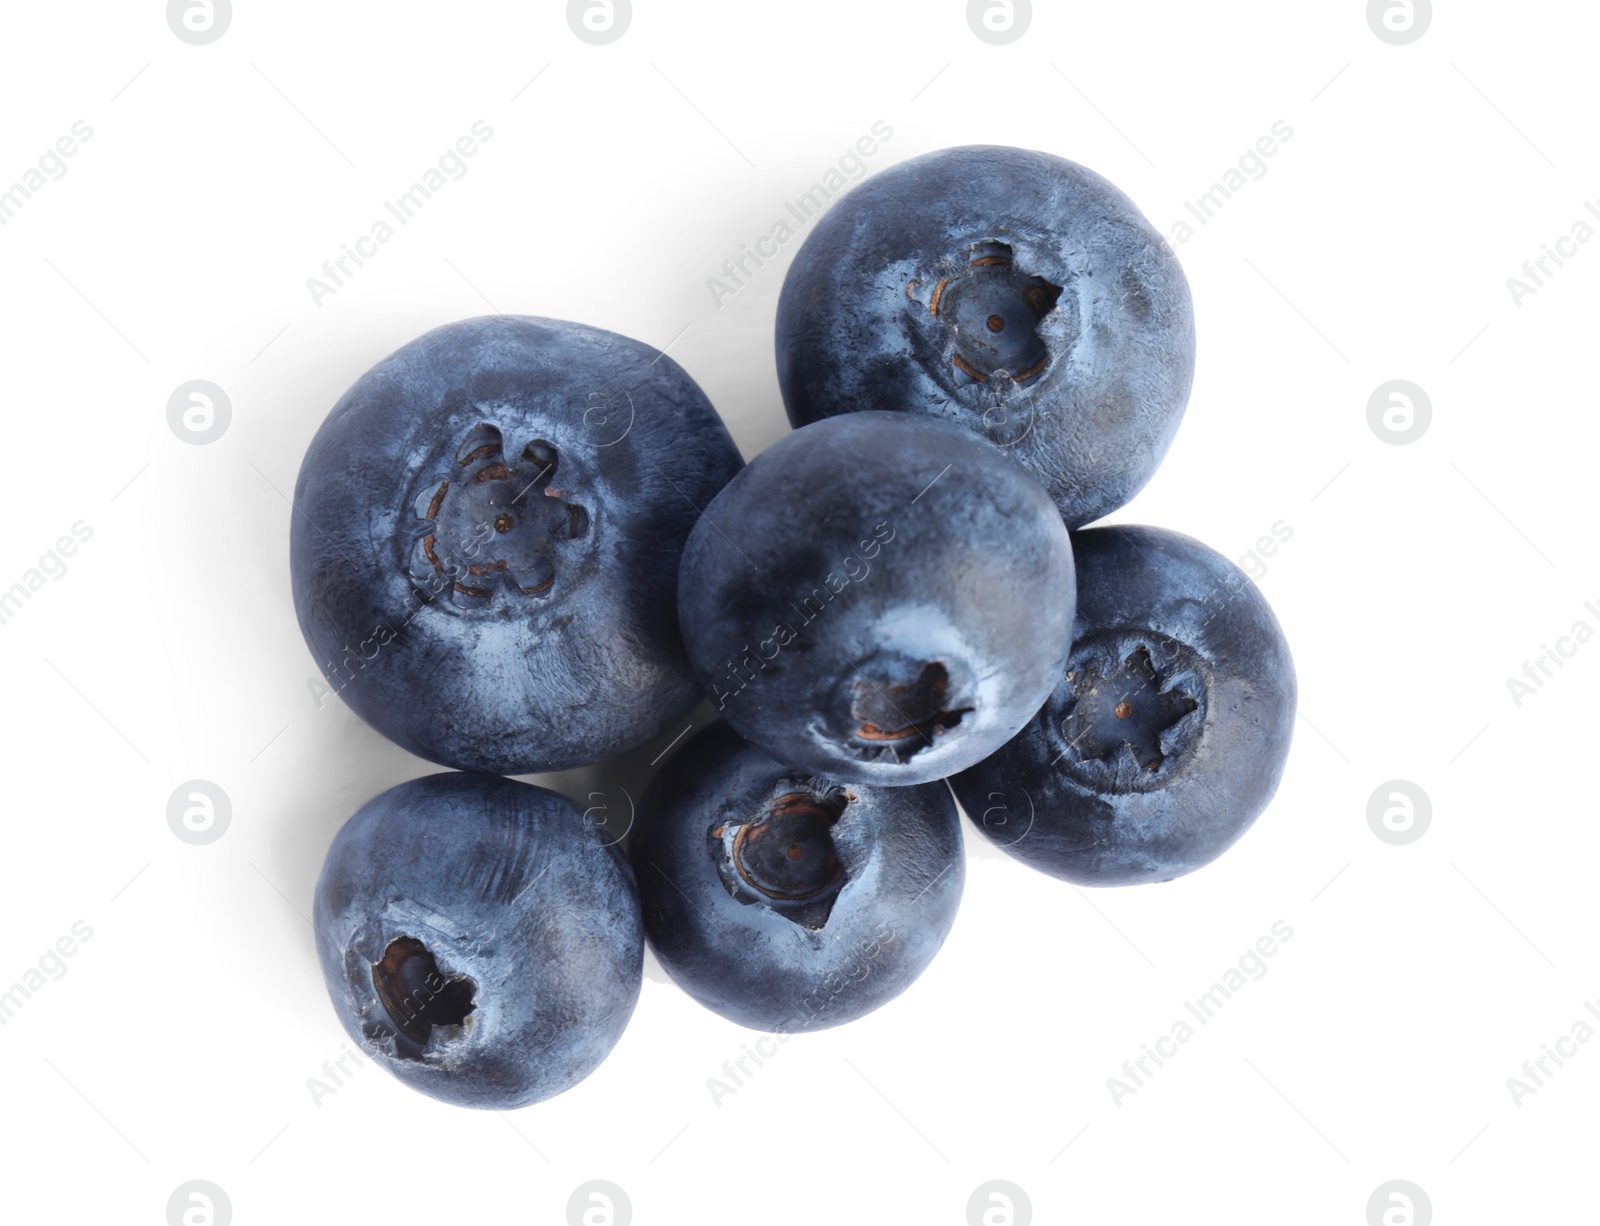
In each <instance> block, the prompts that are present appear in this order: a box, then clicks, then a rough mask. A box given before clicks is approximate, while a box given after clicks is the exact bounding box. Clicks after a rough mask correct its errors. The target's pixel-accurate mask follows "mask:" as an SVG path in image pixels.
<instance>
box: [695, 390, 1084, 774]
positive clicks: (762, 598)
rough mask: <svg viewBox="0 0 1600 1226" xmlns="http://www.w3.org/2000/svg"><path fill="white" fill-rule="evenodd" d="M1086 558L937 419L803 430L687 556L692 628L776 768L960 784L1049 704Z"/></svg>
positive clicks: (1032, 499) (735, 485)
mask: <svg viewBox="0 0 1600 1226" xmlns="http://www.w3.org/2000/svg"><path fill="white" fill-rule="evenodd" d="M1072 609H1073V570H1072V547H1071V542H1070V540H1069V538H1068V535H1067V531H1066V528H1065V527H1064V526H1063V525H1062V522H1061V517H1060V515H1058V514H1057V513H1056V510H1055V507H1054V505H1053V504H1052V503H1051V501H1050V498H1049V495H1047V494H1046V493H1045V492H1044V489H1043V487H1042V486H1040V485H1039V483H1038V482H1036V481H1034V480H1032V479H1031V478H1030V477H1028V475H1027V474H1026V473H1025V472H1023V471H1021V470H1020V469H1018V468H1017V467H1016V466H1015V465H1014V464H1012V463H1011V462H1010V461H1009V460H1007V459H1006V458H1005V456H1004V455H1003V454H1002V453H1001V452H1000V451H999V449H997V448H995V447H992V446H990V445H989V444H988V443H986V442H984V441H982V440H981V439H977V438H974V437H973V436H972V435H971V434H969V433H968V432H966V431H964V430H962V429H960V428H959V427H956V426H951V425H948V424H946V423H944V422H940V421H935V420H933V419H932V418H928V417H921V416H915V415H911V414H905V413H851V414H848V415H846V416H844V417H834V418H829V419H828V420H826V421H821V422H817V423H816V424H815V425H811V426H807V427H805V428H804V429H801V430H796V431H794V432H793V433H791V434H789V435H788V436H786V437H784V438H782V439H780V440H779V441H778V442H776V443H774V444H773V445H772V446H771V447H769V448H768V449H767V450H766V451H764V452H763V453H762V454H761V455H760V456H758V457H757V458H756V459H755V460H754V461H752V462H751V464H750V466H749V467H748V468H746V469H745V470H744V472H742V473H740V474H739V476H737V477H735V478H734V479H733V480H732V481H731V482H729V484H728V486H727V488H726V489H724V490H723V491H722V493H721V494H719V495H718V496H717V498H716V499H715V500H714V501H713V502H712V503H711V505H710V506H709V507H707V508H706V513H705V517H704V518H703V519H702V520H701V522H700V523H698V524H696V525H695V528H694V531H693V532H692V533H691V534H690V536H689V543H688V545H687V546H686V547H685V549H684V553H683V569H682V572H681V574H680V577H679V615H680V621H681V623H682V626H683V635H684V642H685V644H686V645H687V647H688V650H689V658H690V660H691V661H692V662H693V664H694V667H695V671H696V673H697V675H698V676H699V677H700V680H701V683H702V684H703V685H704V686H705V687H706V692H707V693H708V694H709V696H710V698H711V701H712V704H713V705H714V706H715V707H716V708H717V710H718V712H719V713H720V714H721V715H722V717H723V718H724V719H726V720H727V721H728V722H729V723H730V724H732V725H733V726H734V728H735V729H737V730H738V731H739V733H740V734H742V735H743V736H746V737H748V738H749V739H750V740H752V741H755V742H756V743H757V744H758V745H760V746H762V747H763V748H765V749H766V750H767V751H768V752H769V753H771V754H772V755H773V756H774V757H777V758H779V759H781V760H783V761H785V762H792V763H795V764H796V765H798V766H802V767H804V768H806V769H808V770H811V771H814V772H816V773H817V774H819V775H824V776H827V777H829V778H836V779H840V780H843V781H846V782H851V783H873V784H882V785H887V786H891V787H895V786H905V785H909V784H918V783H927V782H929V781H930V780H934V779H943V778H945V777H946V776H947V775H950V774H952V773H954V772H955V771H958V770H963V769H965V768H966V767H968V766H972V765H973V764H975V763H977V762H978V761H980V760H982V759H983V758H985V757H987V756H988V755H989V754H991V753H993V752H994V751H995V750H996V749H998V748H1000V746H1001V745H1003V744H1004V743H1005V742H1006V741H1007V740H1009V739H1010V738H1011V737H1012V736H1013V735H1015V733H1016V732H1017V730H1018V729H1020V728H1021V727H1022V726H1023V724H1025V723H1027V721H1028V719H1029V718H1030V717H1031V716H1032V715H1033V713H1034V712H1035V711H1037V710H1038V709H1039V705H1040V704H1041V703H1042V702H1043V701H1044V700H1045V698H1046V697H1047V696H1048V695H1049V693H1050V689H1051V687H1052V686H1053V685H1054V683H1055V678H1056V677H1058V676H1059V675H1060V670H1061V665H1062V663H1063V662H1064V661H1065V659H1066V650H1067V640H1068V636H1069V632H1070V628H1071V625H1072Z"/></svg>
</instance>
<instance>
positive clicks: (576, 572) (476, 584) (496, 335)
mask: <svg viewBox="0 0 1600 1226" xmlns="http://www.w3.org/2000/svg"><path fill="white" fill-rule="evenodd" d="M740 466H741V460H740V458H739V453H738V451H737V450H736V449H735V447H734V445H733V440H732V439H731V438H729V436H728V432H727V430H726V429H724V428H723V425H722V422H721V421H720V420H719V419H718V417H717V414H716V412H715V411H714V410H713V409H712V407H711V405H710V403H709V402H708V401H707V400H706V398H705V396H704V395H703V394H702V393H701V391H700V389H699V388H698V387H697V386H696V385H695V383H694V380H692V379H691V378H690V377H689V376H688V375H687V374H686V373H684V371H683V370H682V368H680V367H679V366H678V365H677V364H676V363H674V362H673V361H672V359H670V358H668V357H666V356H665V355H664V354H661V353H659V352H657V351H656V350H655V349H652V348H651V347H650V346H649V345H645V344H642V343H640V342H638V341H634V340H629V339H628V338H627V337H624V336H618V335H616V334H615V333H611V332H603V331H601V330H600V329H598V328H590V327H585V326H583V325H581V324H573V323H562V322H559V321H556V320H548V319H534V318H523V317H516V316H491V317H487V318H483V319H472V320H467V321H464V322H462V323H455V324H449V325H447V326H445V327H442V328H438V329H435V330H434V331H432V332H429V333H428V334H427V335H426V336H423V337H421V338H420V339H418V340H415V341H413V342H411V343H410V344H408V345H406V346H404V347H403V348H402V349H400V350H399V351H398V352H396V353H394V354H392V355H390V356H389V357H387V358H385V359H384V360H383V361H382V362H380V363H378V365H377V366H375V367H373V368H372V369H371V370H370V371H368V372H367V373H366V374H365V375H363V376H362V377H361V379H360V380H359V381H357V383H356V384H355V386H354V387H352V388H351V389H350V390H349V391H348V392H346V393H345V395H344V397H343V399H341V400H340V401H339V403H338V404H337V405H335V406H334V409H333V411H332V413H330V414H329V416H328V419H327V420H326V421H325V422H323V424H322V428H321V429H320V430H318V431H317V435H316V438H315V439H313V440H312V443H311V447H310V449H309V450H308V451H307V453H306V457H305V461H304V463H303V464H302V465H301V468H300V480H299V483H298V485H297V486H296V488H295V509H294V515H293V519H292V523H293V528H292V532H291V537H290V564H291V570H292V574H293V580H294V598H295V608H296V610H297V611H298V613H299V615H300V627H301V629H302V631H304V633H305V637H306V642H307V643H308V644H309V645H310V647H311V651H312V653H313V655H314V656H315V657H316V660H317V663H318V665H319V666H320V667H321V669H322V670H323V673H324V675H325V676H326V677H327V679H328V684H329V686H330V688H332V689H333V690H335V691H337V692H338V693H339V694H340V696H341V697H343V698H344V700H345V701H346V702H347V703H349V704H350V706H351V707H352V708H353V709H354V710H355V711H356V713H357V714H359V715H360V716H361V717H362V718H363V719H365V720H366V721H367V722H368V723H370V724H372V725H373V727H375V728H377V729H378V730H379V731H380V732H382V733H383V734H384V735H386V736H388V737H390V738H391V739H393V740H395V741H397V742H399V743H400V744H401V745H403V746H405V748H407V749H409V750H410V751H411V752H413V753H415V754H418V755H420V756H422V757H424V758H429V759H431V760H432V761H435V762H440V763H443V764H445V765H447V766H455V767H460V768H463V769H467V770H481V771H490V772H495V773H500V774H531V773H534V772H538V771H549V770H560V769H564V768H567V767H571V766H578V765H584V764H587V763H591V762H597V761H600V760H601V759H603V758H606V757H610V756H612V755H614V754H617V753H620V752H622V751H623V750H625V749H627V748H629V747H631V746H633V745H636V744H638V743H639V742H641V741H644V740H647V739H649V738H650V737H652V736H654V735H656V734H657V733H659V732H660V731H661V730H662V729H663V727H664V726H665V725H666V724H667V723H668V722H669V721H673V720H676V719H677V718H679V717H680V716H681V715H683V714H684V713H685V712H687V711H688V710H689V709H690V708H691V707H692V706H694V704H695V702H696V701H697V700H698V698H699V694H698V691H697V689H696V687H695V684H694V679H693V676H692V674H691V672H690V670H689V667H688V663H687V661H686V659H685V657H684V652H683V646H682V642H681V640H680V639H679V637H678V629H677V620H676V618H675V617H674V616H673V610H674V607H675V603H676V590H677V581H678V558H679V555H680V553H681V551H682V548H683V542H684V539H685V538H686V537H687V536H688V534H689V528H690V525H691V524H692V523H693V522H694V520H695V518H696V516H697V515H698V514H699V512H698V509H697V508H700V507H704V506H705V505H706V504H707V503H708V502H709V501H710V500H711V498H712V496H713V495H714V494H716V492H717V491H718V490H719V489H721V488H722V486H723V485H724V484H726V482H727V481H728V479H729V478H730V477H732V476H733V474H734V473H735V472H737V471H738V470H739V468H740Z"/></svg>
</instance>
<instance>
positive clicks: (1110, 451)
mask: <svg viewBox="0 0 1600 1226" xmlns="http://www.w3.org/2000/svg"><path fill="white" fill-rule="evenodd" d="M777 352H778V383H779V386H780V387H781V388H782V391H783V399H784V404H785V405H786V406H787V407H788V410H789V419H790V420H791V421H792V422H794V423H795V424H796V425H804V424H805V423H807V422H811V421H816V420H817V419H818V418H822V417H829V416H832V415H834V414H837V413H848V412H852V411H855V410H859V409H895V410H906V411H910V412H915V413H928V414H932V415H933V416H936V417H942V418H945V419H947V420H949V421H954V422H957V423H959V424H961V425H963V426H966V427H967V428H968V429H971V430H974V431H976V432H978V433H979V434H982V435H983V436H984V437H986V438H988V439H990V440H991V441H993V442H995V443H997V444H999V445H1000V446H1002V447H1004V448H1005V449H1006V451H1007V452H1008V453H1009V454H1010V455H1011V456H1013V457H1014V458H1015V459H1017V460H1019V461H1020V462H1021V463H1023V464H1025V465H1026V466H1027V467H1028V468H1030V469H1031V470H1032V471H1033V472H1034V473H1035V475H1037V476H1038V477H1039V478H1040V479H1041V480H1042V481H1043V482H1044V484H1045V486H1046V487H1047V488H1048V489H1049V491H1050V494H1051V496H1052V497H1053V498H1055V500H1056V502H1057V504H1058V505H1059V506H1060V508H1061V513H1062V515H1063V517H1064V518H1065V519H1066V521H1067V525H1068V526H1069V527H1073V528H1076V527H1079V526H1081V525H1083V524H1086V523H1089V522H1090V521H1091V520H1095V519H1098V518H1100V517H1101V516H1102V515H1105V514H1107V513H1108V512H1110V511H1113V510H1115V509H1116V508H1117V507H1120V506H1122V505H1123V504H1124V503H1125V502H1127V501H1128V500H1129V499H1130V498H1132V497H1133V496H1134V494H1136V493H1138V491H1139V490H1140V489H1141V488H1142V487H1143V486H1144V484H1145V482H1147V481H1148V480H1149V479H1150V477H1151V475H1152V474H1153V473H1154V472H1155V470H1156V466H1157V465H1158V464H1159V463H1160V462H1161V457H1162V456H1163V455H1165V454H1166V451H1167V447H1168V446H1169V445H1170V444H1171V442H1172V437H1173V435H1174V434H1175V433H1176V431H1177V429H1178V422H1179V420H1180V419H1181V418H1182V416H1183V410H1184V407H1185V405H1186V404H1187V403H1188V399H1189V385H1190V382H1191V379H1192V377H1193V374H1194V310H1193V306H1192V304H1191V302H1190V299H1189V286H1188V282H1187V281H1185V279H1184V276H1183V270H1182V269H1181V268H1180V267H1179V266H1178V261H1177V259H1176V258H1174V256H1173V255H1172V253H1171V250H1170V248H1169V247H1168V246H1167V245H1166V243H1165V241H1164V240H1163V239H1162V237H1161V235H1160V234H1158V233H1157V232H1156V230H1155V229H1154V227H1152V226H1151V225H1150V223H1149V222H1148V221H1146V220H1145V218H1144V216H1143V214H1141V213H1140V212H1139V210H1138V208H1137V207H1135V205H1134V204H1133V202H1132V201H1131V200H1129V199H1128V197H1127V196H1125V195H1123V194H1122V192H1120V191H1118V190H1117V188H1115V187H1114V186H1112V184H1110V183H1108V182H1107V181H1106V180H1105V179H1102V178H1101V177H1100V176H1099V175H1097V174H1095V173H1094V172H1093V171H1092V170H1088V169H1086V168H1085V167H1082V166H1079V165H1077V164H1076V163H1075V162H1069V161H1067V160H1066V159H1065V158H1059V157H1055V156H1053V155H1051V154H1048V153H1035V152H1032V151H1030V150H1026V149H1012V148H1007V147H1004V146H997V145H974V146H967V147H963V148H956V149H942V150H939V151H938V152H935V153H927V154H923V155H922V156H920V157H916V158H912V159H911V160H910V161H907V162H902V163H900V164H899V165H898V166H894V167H891V168H890V169H888V170H884V171H882V172H880V173H879V174H877V175H874V176H873V177H872V178H871V179H869V180H867V181H866V182H865V183H863V184H861V185H860V186H859V187H856V188H854V189H853V190H852V191H850V192H849V194H847V195H846V196H845V197H844V198H843V199H842V200H840V201H839V203H838V204H836V205H835V206H834V207H833V208H832V210H830V211H829V212H828V213H827V214H826V215H825V216H824V217H823V218H822V220H821V221H819V222H818V223H817V226H816V228H815V229H814V230H812V232H811V234H810V235H809V236H808V237H807V238H806V241H805V243H804V244H803V245H802V246H801V248H800V250H799V252H798V253H797V254H796V255H795V258H794V263H793V264H792V265H791V267H790V269H789V274H788V276H787V277H786V278H785V280H784V284H783V292H782V294H781V295H780V297H779V299H778V327H777Z"/></svg>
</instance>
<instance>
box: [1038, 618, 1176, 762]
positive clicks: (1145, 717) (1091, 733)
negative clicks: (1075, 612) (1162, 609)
mask: <svg viewBox="0 0 1600 1226" xmlns="http://www.w3.org/2000/svg"><path fill="white" fill-rule="evenodd" d="M1052 706H1054V707H1055V711H1054V714H1055V716H1056V719H1057V722H1058V726H1059V728H1060V731H1061V737H1062V739H1063V740H1064V741H1065V745H1064V747H1063V748H1062V751H1061V753H1060V755H1059V760H1060V763H1061V766H1062V768H1063V769H1065V770H1066V771H1067V772H1068V773H1070V774H1072V775H1073V776H1074V777H1076V778H1077V779H1078V780H1079V781H1080V782H1083V783H1085V784H1087V785H1088V786H1089V787H1091V788H1093V789H1094V790H1096V791H1101V792H1140V791H1148V790H1151V789H1152V788H1155V787H1160V786H1163V785H1164V784H1166V783H1167V782H1168V781H1169V780H1170V778H1171V776H1172V775H1173V774H1174V773H1175V772H1177V771H1178V770H1180V769H1182V766H1183V764H1184V762H1185V761H1186V760H1187V758H1188V757H1189V756H1190V754H1191V753H1192V750H1193V748H1194V746H1195V744H1196V743H1197V742H1198V740H1199V738H1200V734H1201V731H1202V730H1203V728H1204V723H1205V711H1204V706H1205V685H1204V678H1203V675H1202V671H1201V668H1200V665H1199V659H1198V656H1197V655H1196V653H1195V652H1194V651H1193V649H1192V648H1190V647H1188V646H1186V645H1185V644H1182V643H1179V642H1177V641H1176V640H1174V639H1171V638H1169V637H1167V636H1165V635H1157V634H1152V633H1138V632H1112V633H1110V634H1105V635H1100V636H1091V637H1089V638H1088V639H1085V640H1082V641H1080V642H1079V643H1076V644H1074V646H1073V651H1072V657H1071V659H1070V661H1069V662H1068V665H1067V675H1066V682H1065V686H1064V687H1062V688H1058V690H1057V698H1056V699H1055V700H1053V701H1052Z"/></svg>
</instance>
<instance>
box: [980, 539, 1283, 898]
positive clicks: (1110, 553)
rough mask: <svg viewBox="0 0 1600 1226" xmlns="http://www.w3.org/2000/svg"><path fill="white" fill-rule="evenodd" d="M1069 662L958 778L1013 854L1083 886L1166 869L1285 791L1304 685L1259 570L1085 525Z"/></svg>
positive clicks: (1213, 845) (1214, 842) (1242, 824)
mask: <svg viewBox="0 0 1600 1226" xmlns="http://www.w3.org/2000/svg"><path fill="white" fill-rule="evenodd" d="M1073 549H1074V551H1075V554H1076V557H1077V563H1078V616H1077V621H1076V624H1075V625H1074V627H1073V643H1072V657H1071V659H1070V661H1069V662H1068V664H1067V668H1066V671H1065V673H1064V674H1061V676H1062V680H1061V683H1060V684H1059V685H1058V686H1057V687H1056V690H1055V693H1053V694H1052V695H1051V696H1050V701H1049V702H1047V703H1046V704H1045V705H1044V707H1043V709H1042V710H1041V711H1040V712H1039V714H1038V715H1037V716H1036V717H1035V718H1034V719H1033V720H1032V721H1031V722H1030V723H1029V724H1028V726H1027V727H1026V728H1024V729H1023V730H1022V731H1021V732H1020V733H1019V734H1018V735H1017V737H1016V739H1015V740H1013V741H1012V742H1011V743H1010V744H1008V745H1007V746H1006V747H1005V748H1004V749H1002V750H1000V752H999V753H997V754H995V755H994V756H993V757H992V758H989V759H987V760H986V761H984V762H983V763H981V764H979V765H978V766H975V767H973V768H972V769H971V770H969V771H965V772H963V773H962V774H960V775H957V776H956V777H955V778H953V779H952V780H951V781H950V784H951V786H952V787H953V788H954V789H955V794H956V797H957V799H959V800H960V801H961V804H962V807H963V808H965V809H966V811H967V815H968V817H969V818H971V819H972V822H973V823H974V824H975V825H976V826H977V827H978V829H979V830H981V831H983V833H984V834H986V835H987V836H988V837H989V838H990V839H991V840H993V841H994V842H995V843H996V844H998V845H999V846H1001V847H1003V848H1005V850H1006V851H1008V852H1010V853H1011V854H1012V855H1014V856H1016V857H1017V858H1018V859H1019V860H1022V861H1024V862H1026V863H1028V864H1031V865H1032V866H1033V867H1035V868H1037V869H1041V870H1042V871H1044V872H1046V873H1049V874H1051V875H1052V876H1055V877H1060V878H1062V879H1063V880H1065V881H1071V882H1074V883H1076V884H1078V885H1137V884H1139V883H1142V882H1148V881H1170V880H1171V879H1172V878H1174V877H1178V876H1181V875H1182V874H1184V873H1191V872H1193V871H1194V870H1195V869H1197V868H1201V867H1202V866H1204V865H1206V864H1209V863H1210V862H1211V861H1212V860H1215V859H1216V858H1217V857H1218V856H1220V855H1221V854H1222V853H1223V852H1224V851H1226V850H1227V849H1228V848H1229V847H1231V846H1233V844H1234V843H1235V842H1236V841H1237V840H1238V839H1239V837H1240V836H1241V835H1243V834H1244V832H1245V831H1246V830H1248V829H1249V828H1250V826H1251V824H1252V823H1253V822H1254V821H1255V819H1256V818H1257V816H1259V815H1260V813H1261V811H1262V810H1263V809H1265V808H1266V806H1267V802H1268V801H1270V800H1271V799H1272V794H1273V792H1275V791H1276V790H1277V787H1278V780H1279V778H1280V777H1281V776H1282V774H1283V766H1284V762H1285V760H1286V759H1287V758H1288V755H1289V741H1290V737H1291V734H1292V732H1293V728H1294V717H1295V702H1296V696H1297V690H1296V683H1295V672H1294V662H1293V660H1291V659H1290V657H1289V647H1288V644H1287V643H1285V642H1284V638H1283V631H1282V630H1281V629H1280V628H1279V626H1278V621H1277V618H1275V617H1274V616H1273V614H1272V610H1271V608H1269V607H1268V605H1267V602H1266V600H1265V599H1263V597H1262V595H1261V593H1260V592H1259V591H1258V590H1257V589H1256V586H1255V584H1253V583H1252V582H1251V581H1250V579H1249V578H1248V577H1247V576H1246V575H1245V574H1244V572H1243V571H1241V570H1240V569H1239V568H1238V567H1236V566H1235V565H1234V564H1233V563H1232V562H1230V561H1228V559H1227V558H1224V557H1223V556H1222V555H1221V554H1219V553H1216V552H1215V551H1214V550H1211V549H1209V548H1207V547H1206V546H1205V545H1202V544H1201V543H1200V542H1199V541H1196V540H1193V539H1191V538H1190V537H1187V536H1183V535H1181V534H1179V533H1177V532H1168V531H1166V530H1164V529H1161V528H1142V527H1134V526H1126V527H1124V526H1117V527H1108V528H1091V529H1089V530H1088V531H1085V532H1078V533H1075V534H1074V535H1073Z"/></svg>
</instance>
